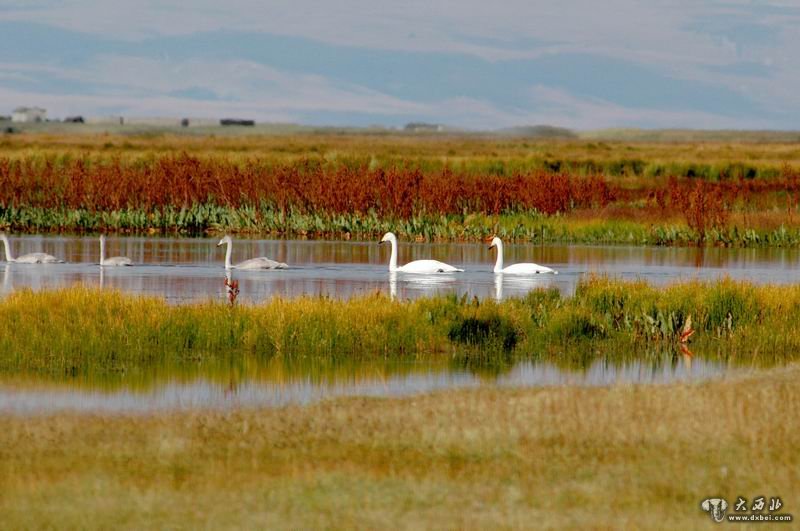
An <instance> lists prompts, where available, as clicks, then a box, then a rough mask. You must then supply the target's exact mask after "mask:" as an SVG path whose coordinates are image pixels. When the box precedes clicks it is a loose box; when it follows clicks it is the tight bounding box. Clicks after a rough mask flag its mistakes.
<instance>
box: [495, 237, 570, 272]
mask: <svg viewBox="0 0 800 531" xmlns="http://www.w3.org/2000/svg"><path fill="white" fill-rule="evenodd" d="M492 247H496V248H497V262H495V264H494V272H495V273H502V274H506V275H540V274H543V273H552V274H554V275H557V274H558V271H555V270H553V269H550V268H549V267H545V266H541V265H539V264H531V263H527V264H514V265H510V266H508V267H503V240H501V239H500V238H498V237H496V236H495V237H494V238H493V239H492V244H491V245H490V246H489V249H491V248H492Z"/></svg>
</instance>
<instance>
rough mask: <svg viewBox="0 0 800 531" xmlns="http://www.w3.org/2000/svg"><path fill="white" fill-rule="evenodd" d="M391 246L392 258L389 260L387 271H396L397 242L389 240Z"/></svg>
mask: <svg viewBox="0 0 800 531" xmlns="http://www.w3.org/2000/svg"><path fill="white" fill-rule="evenodd" d="M389 244H391V246H392V256H391V257H390V258H389V271H397V240H396V239H394V238H392V239H390V240H389Z"/></svg>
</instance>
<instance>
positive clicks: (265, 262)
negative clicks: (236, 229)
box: [217, 236, 289, 270]
mask: <svg viewBox="0 0 800 531" xmlns="http://www.w3.org/2000/svg"><path fill="white" fill-rule="evenodd" d="M221 245H227V246H228V247H227V248H226V249H225V269H246V270H248V269H249V270H254V269H288V268H289V266H288V265H286V264H284V263H283V262H276V261H275V260H270V259H269V258H267V257H265V256H259V257H258V258H251V259H250V260H245V261H244V262H239V263H238V264H231V253H232V252H233V239H232V238H231V237H230V236H225V237H224V238H222V239H221V240H220V241H219V243H218V244H217V247H219V246H221Z"/></svg>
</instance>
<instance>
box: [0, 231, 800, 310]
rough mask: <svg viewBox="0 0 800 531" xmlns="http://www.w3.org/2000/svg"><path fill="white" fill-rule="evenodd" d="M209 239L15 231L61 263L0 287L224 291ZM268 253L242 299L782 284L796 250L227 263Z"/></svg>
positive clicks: (344, 255)
mask: <svg viewBox="0 0 800 531" xmlns="http://www.w3.org/2000/svg"><path fill="white" fill-rule="evenodd" d="M217 241H218V239H217V238H213V239H211V238H155V237H117V238H115V237H110V238H109V239H108V249H107V250H108V253H109V256H114V255H118V254H121V255H125V256H128V257H130V258H131V259H133V261H134V262H135V263H136V264H139V265H137V266H134V267H128V268H114V267H107V268H103V269H102V270H101V268H100V267H99V266H98V265H97V263H98V261H99V244H98V240H97V238H93V237H88V238H87V237H49V236H22V237H14V238H12V242H11V244H12V247H13V249H14V252H15V253H16V254H18V255H19V254H24V253H29V252H37V251H44V252H47V253H50V254H53V255H55V256H56V257H59V258H62V259H64V260H66V261H67V262H68V263H65V264H52V265H28V264H8V263H6V262H0V293H9V292H11V291H13V290H15V289H19V288H23V287H30V288H33V289H43V288H52V287H57V286H65V285H70V284H74V283H84V284H87V285H95V286H103V287H108V288H115V289H121V290H124V291H128V292H132V293H143V294H148V295H158V296H163V297H165V298H167V299H168V300H170V301H172V302H176V303H180V302H189V301H195V300H203V299H208V298H224V297H225V291H224V286H223V279H224V276H225V272H224V269H223V259H224V252H223V248H217V247H216V243H217ZM254 256H268V257H270V258H272V259H275V260H279V261H283V262H287V263H288V264H289V265H290V266H292V269H289V270H285V271H253V272H246V271H234V272H233V278H234V279H236V280H238V281H239V283H240V288H241V295H240V299H241V300H245V301H251V302H258V301H262V300H264V299H267V298H269V297H271V296H274V295H282V296H287V297H295V296H299V295H314V296H317V295H325V296H330V297H337V298H349V297H352V296H357V295H363V294H368V293H374V292H376V291H381V292H383V293H386V294H391V295H394V296H396V297H399V298H401V299H406V298H416V297H420V296H429V295H434V294H439V293H457V294H459V295H463V294H466V295H468V296H470V297H471V296H477V297H482V298H483V297H492V298H499V299H503V298H508V297H513V296H519V295H524V294H525V293H527V292H528V291H530V290H531V289H534V288H537V287H543V286H556V287H558V288H559V289H561V290H562V291H563V292H565V293H571V292H572V291H573V290H574V288H575V285H576V283H577V282H578V280H579V279H580V278H581V277H582V276H583V275H584V274H586V273H601V274H607V275H610V276H613V277H617V278H623V279H644V280H647V281H650V282H653V283H664V282H669V281H675V280H681V279H683V280H685V279H695V278H699V279H715V278H719V277H721V276H725V275H728V276H730V277H732V278H737V279H747V280H751V281H754V282H769V283H790V282H795V281H796V280H797V279H798V278H800V276H799V275H798V273H800V251H798V250H796V249H702V248H669V247H633V246H631V247H627V246H585V245H545V246H540V245H530V244H519V245H517V244H510V243H507V244H506V249H505V261H506V264H513V263H516V262H536V263H539V264H542V265H547V266H550V267H553V268H554V269H556V270H558V271H559V273H560V274H559V275H557V276H552V275H540V276H536V277H533V278H518V277H512V276H509V275H504V276H495V275H494V274H493V273H492V267H493V265H494V258H495V254H494V251H493V250H492V251H490V250H488V249H487V246H486V244H483V243H433V244H427V243H410V242H401V244H400V250H399V258H400V260H399V261H400V263H405V262H407V261H410V260H418V259H423V258H434V259H437V260H442V261H444V262H447V263H450V264H453V265H456V266H460V267H463V268H464V269H465V270H466V271H465V272H464V273H457V274H446V275H443V274H439V275H403V274H398V275H390V274H389V272H388V266H387V264H388V260H389V249H388V248H387V247H386V246H378V245H377V242H355V241H308V240H251V239H237V240H235V242H234V251H233V261H234V262H236V261H237V260H244V259H247V258H251V257H254Z"/></svg>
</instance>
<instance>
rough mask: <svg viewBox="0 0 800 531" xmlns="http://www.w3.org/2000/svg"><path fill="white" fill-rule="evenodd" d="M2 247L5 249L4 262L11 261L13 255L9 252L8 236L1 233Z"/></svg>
mask: <svg viewBox="0 0 800 531" xmlns="http://www.w3.org/2000/svg"><path fill="white" fill-rule="evenodd" d="M2 240H3V249H5V251H6V262H13V261H14V256H13V255H12V254H11V244H9V243H8V238H7V237H6V236H5V235H3V237H2Z"/></svg>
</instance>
